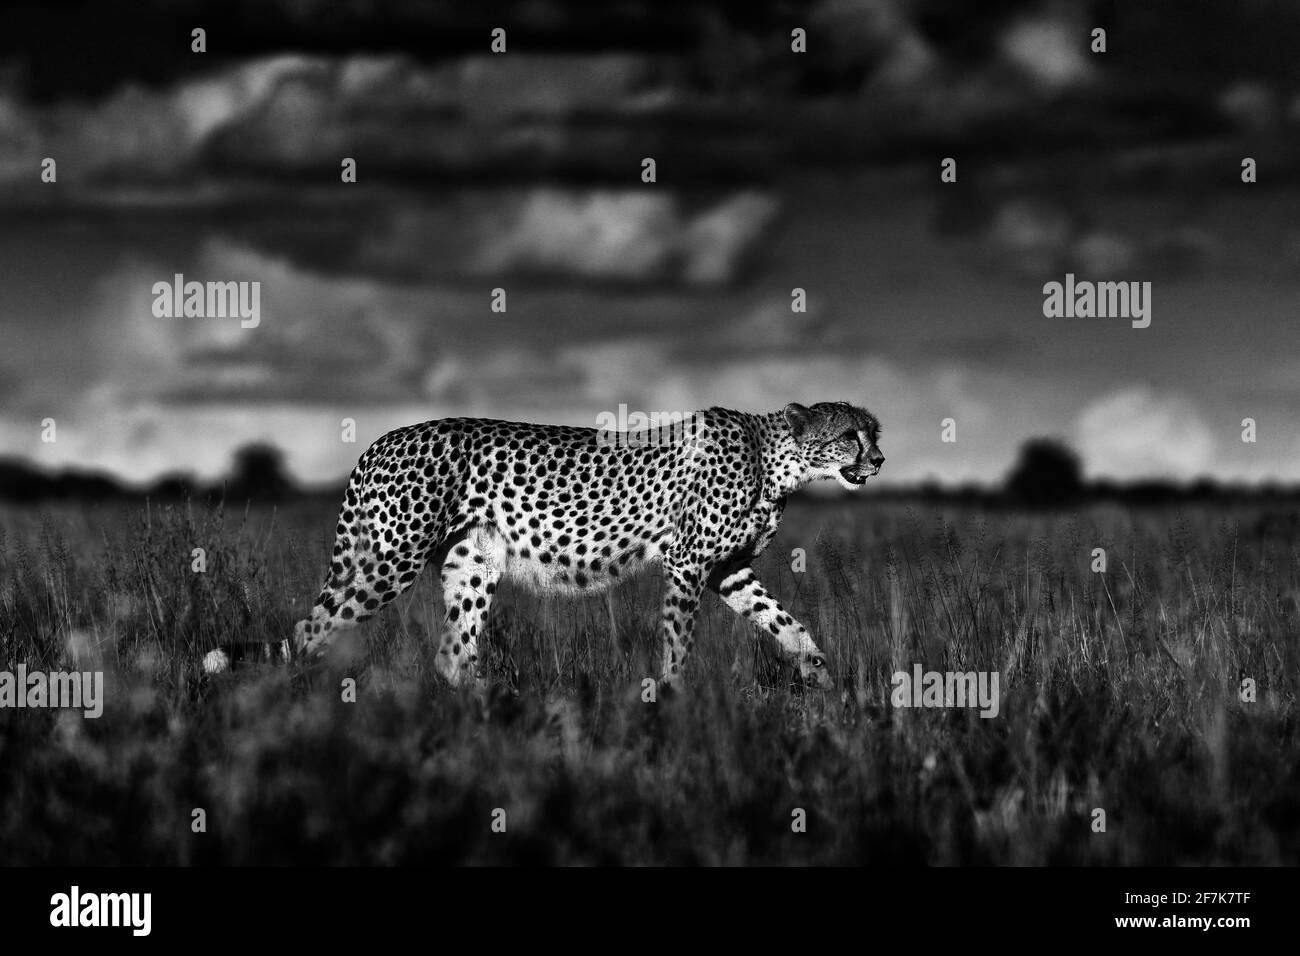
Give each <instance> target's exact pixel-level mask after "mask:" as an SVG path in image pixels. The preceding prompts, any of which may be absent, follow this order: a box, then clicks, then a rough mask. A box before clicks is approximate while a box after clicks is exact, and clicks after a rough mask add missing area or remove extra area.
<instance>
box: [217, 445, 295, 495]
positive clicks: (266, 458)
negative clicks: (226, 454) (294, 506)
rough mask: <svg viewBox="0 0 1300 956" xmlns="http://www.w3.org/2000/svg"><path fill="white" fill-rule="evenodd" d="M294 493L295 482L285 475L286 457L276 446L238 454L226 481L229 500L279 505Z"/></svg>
mask: <svg viewBox="0 0 1300 956" xmlns="http://www.w3.org/2000/svg"><path fill="white" fill-rule="evenodd" d="M294 491H295V488H294V483H293V479H291V478H290V477H289V474H288V472H287V471H285V467H284V453H283V452H281V451H280V449H278V448H276V447H275V446H274V445H268V444H265V443H262V442H259V443H256V444H252V445H245V446H244V447H242V448H240V449H239V450H238V451H236V452H235V458H234V463H233V465H232V466H231V471H230V477H229V478H228V479H227V480H226V498H227V500H229V501H234V502H239V501H244V500H246V499H250V498H251V499H254V500H265V501H278V500H281V499H283V498H287V497H289V496H290V495H291V494H293V492H294Z"/></svg>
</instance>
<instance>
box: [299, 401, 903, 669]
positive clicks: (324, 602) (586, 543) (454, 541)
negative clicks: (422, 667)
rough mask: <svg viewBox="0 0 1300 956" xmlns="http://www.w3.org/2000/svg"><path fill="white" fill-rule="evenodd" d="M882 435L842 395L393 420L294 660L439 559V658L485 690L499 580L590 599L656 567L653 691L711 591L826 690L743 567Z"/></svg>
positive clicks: (865, 465) (347, 516) (370, 454)
mask: <svg viewBox="0 0 1300 956" xmlns="http://www.w3.org/2000/svg"><path fill="white" fill-rule="evenodd" d="M879 436H880V424H879V422H878V421H877V419H876V417H875V416H874V415H872V414H871V413H870V412H868V411H866V410H865V409H863V408H858V407H855V406H853V405H850V404H848V403H846V402H822V403H818V404H815V405H813V406H812V407H811V408H808V407H805V406H803V405H800V404H797V403H793V404H790V405H787V406H786V407H785V408H784V409H783V410H781V411H776V412H772V413H770V414H748V413H744V412H738V411H732V410H730V409H725V408H710V409H708V410H706V411H703V412H697V413H694V414H692V415H689V416H686V417H685V418H684V419H683V420H681V421H674V422H672V423H671V424H670V425H668V426H667V427H664V426H659V427H656V428H650V429H644V430H641V431H624V432H608V431H598V430H597V429H593V428H579V427H569V426H561V425H533V424H520V423H514V422H502V421H492V420H486V419H472V418H453V419H443V420H435V421H429V422H425V423H423V424H419V425H411V426H407V427H404V428H398V429H396V430H394V431H391V432H388V433H387V434H386V435H384V436H383V437H381V438H380V439H378V440H377V441H376V442H375V443H374V444H373V445H371V446H370V448H369V449H368V450H367V451H366V452H365V453H364V454H362V456H361V458H360V460H359V461H358V463H357V465H356V467H355V468H354V469H353V471H352V475H351V477H350V479H349V481H348V485H347V490H346V492H345V494H344V498H343V504H342V506H341V508H340V510H339V518H338V525H337V528H336V531H337V539H336V542H335V544H334V551H333V557H332V559H331V563H330V567H329V570H328V572H327V574H326V578H325V584H324V587H323V588H322V589H321V592H320V596H319V597H317V599H316V602H315V605H314V606H313V607H312V609H311V613H310V614H309V616H308V617H307V618H306V619H304V620H302V621H300V622H298V624H297V625H296V627H295V631H294V640H293V644H294V649H295V652H298V653H303V652H305V654H306V655H313V654H316V653H319V652H321V651H322V650H323V649H324V648H325V647H326V646H327V644H328V643H329V641H330V639H331V637H332V636H333V635H334V634H336V633H338V632H339V631H340V630H342V629H344V628H348V627H352V626H354V625H356V624H358V623H360V622H362V621H365V620H366V619H367V618H370V617H373V616H374V615H375V614H377V613H378V612H379V610H380V609H381V608H383V607H384V606H385V605H387V604H388V603H390V602H391V601H392V600H393V599H394V598H396V597H397V596H398V595H399V594H400V593H402V592H403V591H404V590H406V589H407V588H408V587H410V586H411V584H412V583H414V582H415V580H416V578H417V576H418V575H419V574H420V572H421V570H422V569H423V568H424V567H425V566H426V565H427V564H429V563H432V564H433V565H434V566H436V567H437V568H438V573H439V576H440V578H441V581H442V591H443V597H444V599H445V601H444V603H445V610H444V615H445V630H444V633H443V635H442V638H441V643H440V646H439V648H438V652H437V655H436V658H435V661H436V663H435V666H436V668H437V670H438V671H439V673H440V674H441V675H442V676H443V677H444V678H446V679H447V680H448V681H449V682H450V683H452V684H453V685H463V684H475V683H477V684H480V685H481V684H482V682H483V680H484V675H483V673H482V670H481V668H480V665H479V659H480V654H479V645H480V641H482V640H483V638H484V624H485V622H486V619H487V616H488V610H489V608H490V607H491V604H492V598H493V594H494V593H495V591H496V589H497V586H498V584H499V583H500V582H501V581H502V580H503V579H511V580H515V581H519V582H522V583H523V584H524V585H526V586H528V587H530V588H532V589H533V590H536V591H539V592H542V593H547V594H555V593H568V594H578V593H590V592H594V591H598V590H602V589H605V588H608V587H610V586H611V585H613V584H614V583H616V582H617V581H619V580H620V579H622V578H624V577H626V576H629V575H632V574H635V573H637V572H639V571H642V570H644V569H645V568H647V567H649V566H651V565H655V564H657V565H659V566H661V567H662V572H663V578H664V583H665V592H664V596H663V604H662V613H661V631H662V639H663V665H662V673H661V686H664V685H666V686H668V687H669V688H674V687H676V686H678V684H679V681H680V679H681V677H682V668H683V665H684V664H685V662H686V659H687V657H688V656H689V655H690V653H691V650H692V648H693V646H694V637H693V629H694V621H695V615H696V610H697V608H698V606H699V603H700V598H701V595H702V592H703V590H704V589H705V588H708V589H709V590H711V591H713V592H715V593H716V594H717V595H718V596H719V597H720V598H721V599H722V601H723V602H724V603H726V604H727V606H728V607H730V608H731V609H732V610H733V611H735V612H736V613H738V614H740V615H741V616H742V617H744V618H746V619H748V620H749V621H750V622H751V623H752V624H753V625H754V626H755V627H756V628H757V629H758V630H759V631H765V632H768V633H770V634H771V635H772V637H774V638H775V639H776V642H777V643H778V644H779V645H780V648H781V649H782V651H783V652H784V654H785V655H786V656H787V657H788V658H789V659H790V660H791V661H792V662H797V665H798V670H799V674H800V676H801V679H802V681H803V682H804V683H806V684H808V685H811V686H814V687H823V688H825V687H829V686H830V685H831V677H830V674H829V671H828V669H827V667H826V661H825V658H824V657H823V655H822V652H821V650H819V649H818V647H817V645H816V644H815V643H814V642H813V639H812V638H811V637H810V636H809V634H808V631H807V630H806V629H805V628H804V627H803V625H802V624H800V623H799V622H798V621H796V620H795V619H794V618H793V617H792V616H791V615H790V614H789V613H788V612H787V611H786V610H785V609H784V608H783V607H782V606H781V605H780V603H778V602H777V600H776V599H775V598H774V597H773V596H772V595H771V593H770V592H768V591H767V590H766V589H765V588H764V587H763V585H762V584H761V583H760V582H759V581H758V579H757V577H756V576H755V574H754V571H753V570H752V568H751V564H752V562H753V560H754V558H755V557H756V556H757V555H758V554H760V553H761V552H762V551H763V549H764V548H766V547H767V545H768V544H770V543H771V541H772V539H773V538H774V537H775V535H776V532H777V528H778V526H779V525H780V522H781V517H782V514H783V512H784V510H785V505H786V499H787V497H788V496H789V495H790V494H791V493H792V492H794V491H795V490H797V489H798V488H801V487H802V486H804V485H806V484H807V483H809V482H811V481H813V480H816V479H821V478H833V479H834V480H836V481H838V482H839V484H840V485H842V486H843V487H845V488H847V489H850V490H856V489H858V488H859V487H861V485H862V484H863V483H864V482H865V481H866V480H867V478H868V477H870V476H872V475H875V474H877V473H878V472H879V471H880V466H881V465H882V464H883V463H884V460H885V458H884V455H882V454H881V452H880V449H879V447H878V446H877V441H878V439H879Z"/></svg>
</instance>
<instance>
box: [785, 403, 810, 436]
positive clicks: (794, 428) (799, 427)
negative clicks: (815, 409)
mask: <svg viewBox="0 0 1300 956" xmlns="http://www.w3.org/2000/svg"><path fill="white" fill-rule="evenodd" d="M812 417H813V413H812V411H811V410H810V409H807V408H804V407H803V406H802V405H800V404H799V403H798V402H791V403H790V404H789V405H787V406H786V407H785V421H786V424H788V425H789V426H790V431H791V432H792V433H793V434H794V437H795V438H796V439H797V438H798V437H799V436H800V435H802V434H803V430H804V429H805V428H807V427H808V423H809V422H810V421H812Z"/></svg>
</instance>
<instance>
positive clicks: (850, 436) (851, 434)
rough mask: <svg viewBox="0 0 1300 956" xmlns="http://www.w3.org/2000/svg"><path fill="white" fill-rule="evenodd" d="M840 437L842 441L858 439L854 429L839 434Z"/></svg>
mask: <svg viewBox="0 0 1300 956" xmlns="http://www.w3.org/2000/svg"><path fill="white" fill-rule="evenodd" d="M840 439H841V440H843V441H857V440H858V433H857V432H855V431H851V430H850V431H847V432H845V433H844V434H843V435H841V436H840Z"/></svg>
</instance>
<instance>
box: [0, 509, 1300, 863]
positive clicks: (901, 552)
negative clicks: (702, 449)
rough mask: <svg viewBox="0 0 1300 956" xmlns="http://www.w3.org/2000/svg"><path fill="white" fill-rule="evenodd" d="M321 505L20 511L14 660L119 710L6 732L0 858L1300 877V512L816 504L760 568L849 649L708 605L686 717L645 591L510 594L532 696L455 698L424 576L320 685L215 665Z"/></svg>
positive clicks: (280, 593)
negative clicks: (952, 698)
mask: <svg viewBox="0 0 1300 956" xmlns="http://www.w3.org/2000/svg"><path fill="white" fill-rule="evenodd" d="M333 518H334V503H333V502H332V501H328V502H320V503H319V504H308V503H303V504H295V505H292V506H289V507H287V508H285V509H281V510H280V511H278V512H273V511H271V510H270V509H269V508H268V509H258V510H254V511H252V512H250V513H243V512H240V513H238V514H233V513H226V514H224V515H223V514H221V513H219V512H212V511H207V510H204V509H201V508H199V507H197V506H195V507H193V508H187V507H176V508H169V507H164V508H158V507H154V508H151V509H146V508H144V507H137V506H134V505H117V506H105V507H101V508H96V509H79V508H73V507H63V506H60V507H59V508H57V509H53V510H49V509H47V510H43V511H37V510H16V509H12V508H11V509H8V510H4V511H0V667H9V668H10V669H12V668H14V667H16V666H17V664H18V663H20V662H22V663H26V665H27V666H28V668H29V669H35V668H38V667H39V668H45V669H80V670H90V669H102V670H104V671H105V672H106V676H105V681H106V703H105V709H104V713H103V716H102V717H101V718H99V719H97V720H90V719H85V718H83V717H82V716H81V715H80V713H79V712H69V711H57V710H48V709H47V710H32V709H23V710H16V709H4V710H0V780H3V781H4V791H5V798H4V800H3V802H0V860H3V862H4V863H6V864H46V863H60V864H75V865H82V864H98V863H113V864H116V863H142V864H157V863H168V864H171V863H181V864H209V863H219V864H271V863H277V864H278V863H302V864H317V863H320V864H390V863H436V862H455V863H507V862H509V863H543V864H549V863H560V864H592V863H631V864H681V863H702V864H755V863H761V864H782V863H796V864H813V863H822V864H856V863H865V864H922V863H927V864H1184V863H1217V864H1239V863H1263V864H1278V863H1286V864H1295V863H1297V862H1300V739H1298V737H1300V730H1298V726H1297V706H1296V693H1297V674H1298V673H1300V653H1298V648H1297V638H1296V635H1297V625H1298V624H1300V618H1298V614H1297V598H1298V597H1300V550H1298V542H1300V530H1298V529H1297V523H1296V520H1295V518H1294V515H1293V513H1291V512H1287V511H1282V510H1277V511H1276V512H1275V513H1270V512H1269V511H1267V510H1266V509H1265V508H1264V507H1263V506H1259V505H1249V504H1243V505H1240V506H1232V507H1209V506H1188V507H1186V508H1184V509H1183V510H1181V511H1180V510H1177V509H1174V508H1167V509H1164V508H1152V509H1146V510H1141V511H1129V510H1124V509H1121V508H1119V507H1116V506H1104V505H1097V506H1089V507H1086V508H1083V509H1081V510H1079V511H1077V512H1055V513H1054V512H1048V513H1042V514H1031V513H1016V512H1010V511H1000V510H979V509H976V508H972V507H957V506H951V507H947V506H937V505H933V504H921V503H916V504H914V505H912V506H910V507H909V506H908V505H907V504H906V503H903V502H896V501H879V500H876V501H873V500H872V499H871V498H869V497H868V496H863V497H862V498H861V499H859V500H857V501H856V502H854V503H853V504H851V505H850V504H828V505H817V504H813V503H809V502H796V503H795V504H793V505H792V506H791V509H790V511H789V512H788V514H787V518H786V522H785V524H784V526H783V528H782V531H781V534H780V536H779V537H778V538H777V541H776V543H775V544H774V545H773V547H772V548H771V549H770V550H769V551H768V552H767V553H766V554H764V555H763V557H762V558H761V559H760V562H759V568H760V573H761V575H762V577H763V578H764V580H765V581H766V582H767V583H768V584H769V585H770V586H771V587H772V588H773V589H774V590H775V591H776V593H777V595H778V596H779V597H780V599H781V600H782V601H783V603H785V604H786V606H787V607H788V608H789V609H790V610H791V611H792V612H793V613H794V614H795V615H796V616H798V617H799V618H800V619H801V620H803V621H804V622H805V623H806V624H807V625H808V627H809V629H810V630H811V631H812V633H813V635H814V636H815V638H816V639H817V640H818V642H819V643H820V644H821V646H822V648H823V649H824V650H825V651H826V653H827V656H828V662H829V665H830V667H831V669H832V670H833V672H834V673H835V675H836V677H837V679H838V682H839V686H838V688H837V689H836V690H835V691H832V692H826V693H823V692H814V691H806V692H805V691H803V690H802V689H801V688H799V687H794V686H791V684H790V680H791V676H792V675H791V671H790V670H789V669H788V668H787V667H786V666H785V665H783V664H782V663H781V662H780V661H779V660H778V659H777V657H776V655H775V653H774V651H773V649H772V648H771V647H770V646H769V645H768V644H766V643H764V642H763V641H762V640H759V639H756V638H755V637H754V636H752V635H751V634H750V633H749V632H748V630H747V626H746V625H744V624H743V623H741V622H740V621H739V620H737V619H736V618H734V617H733V616H732V615H731V613H730V612H729V611H728V610H727V609H726V608H725V607H722V606H721V604H720V603H719V602H718V601H716V600H714V599H712V598H711V597H706V600H705V607H704V611H703V614H702V617H701V620H700V623H699V628H700V632H699V633H700V636H701V639H700V640H699V641H698V643H697V646H696V653H695V654H694V655H693V656H692V658H691V660H690V662H689V664H688V667H687V670H688V674H689V680H688V688H689V689H688V693H686V694H685V695H681V696H677V697H673V698H672V699H668V700H662V699H661V700H659V701H658V702H657V703H646V702H643V700H642V686H641V681H642V679H643V678H645V677H654V676H657V675H658V661H659V642H658V637H657V634H656V631H655V625H656V620H657V617H658V595H659V590H658V580H657V579H655V578H648V579H644V580H642V581H639V582H636V583H633V584H629V585H628V586H626V587H624V588H623V589H621V590H619V591H616V592H614V593H613V595H612V598H610V599H608V600H607V599H606V598H605V597H593V598H589V599H561V600H554V601H542V600H540V599H538V598H536V597H534V596H531V595H528V594H523V593H518V592H515V591H512V590H510V589H509V586H508V585H507V586H506V587H505V588H504V589H503V591H502V592H501V594H500V597H499V599H498V602H497V604H496V606H495V611H494V616H493V618H492V624H491V627H490V635H489V640H488V645H489V648H490V649H489V651H488V652H487V656H488V661H489V665H490V668H491V672H492V674H493V676H494V677H495V678H496V679H497V680H498V681H499V682H501V683H502V684H504V685H508V686H514V687H517V688H518V690H519V696H517V697H515V696H512V695H511V694H510V693H508V692H506V691H500V690H499V691H497V692H494V693H493V694H492V695H491V696H490V697H489V698H488V700H487V701H481V700H479V699H478V698H476V697H475V696H474V695H472V694H470V693H466V692H460V691H455V690H452V689H450V688H449V687H447V686H446V685H445V684H442V683H441V682H440V680H439V678H438V677H437V676H436V674H435V672H434V669H433V667H432V650H433V646H434V641H433V638H432V636H431V635H432V634H433V633H434V632H435V630H436V624H437V620H438V618H439V615H440V608H439V604H440V599H439V598H438V597H435V596H434V594H433V590H434V588H433V583H432V582H433V581H434V580H436V579H434V578H433V577H432V576H431V575H426V577H425V578H422V579H421V581H420V582H419V584H418V585H417V586H416V587H415V588H413V589H411V591H408V592H407V594H406V595H404V596H403V597H402V598H400V599H399V600H398V601H397V602H396V604H395V606H394V607H393V608H390V609H388V610H386V611H385V612H384V613H383V614H382V615H381V616H380V617H379V618H378V619H377V620H376V621H375V622H374V623H373V624H372V625H370V626H369V627H368V628H365V629H361V630H359V631H356V632H354V634H355V637H353V638H351V639H350V640H348V641H341V642H340V643H339V644H338V645H337V646H336V649H335V653H334V654H333V656H332V658H331V659H330V661H329V662H328V663H327V664H325V665H316V666H313V667H310V668H309V667H305V666H303V665H300V664H294V665H290V666H288V667H283V666H275V665H268V664H259V665H250V666H246V667H243V668H237V669H235V670H234V671H232V672H230V673H228V674H223V675H219V676H217V677H215V678H204V677H202V676H201V675H200V673H199V668H198V661H199V659H200V658H201V656H202V653H203V652H204V651H206V650H208V649H209V648H211V647H212V646H215V645H216V644H219V643H224V642H229V641H231V640H233V639H247V640H270V639H275V640H278V639H280V638H282V637H284V636H286V635H287V634H289V633H290V631H291V627H292V623H293V621H294V620H296V619H297V617H299V616H301V614H302V613H303V612H304V611H305V610H306V609H307V607H308V606H309V604H310V602H311V600H312V599H313V598H314V596H315V594H316V592H317V589H318V586H319V583H320V575H321V573H322V572H323V570H324V566H325V558H326V555H327V554H328V548H329V545H330V543H331V541H330V537H329V535H330V533H331V531H332V527H333ZM1099 547H1100V548H1104V549H1105V550H1106V556H1107V570H1106V572H1105V573H1094V572H1093V571H1092V568H1091V565H1092V561H1093V556H1092V551H1093V549H1094V548H1099ZM195 548H203V549H204V557H205V560H206V570H205V571H203V572H202V573H195V572H194V571H192V570H191V565H192V561H193V560H194V555H193V549H195ZM796 548H803V549H804V550H805V552H806V570H804V571H802V572H796V571H794V570H792V568H791V561H792V551H793V550H794V549H796ZM915 663H920V664H922V665H923V666H924V667H925V668H926V669H929V670H960V671H967V670H976V671H997V672H998V673H999V675H1000V679H1001V696H1002V699H1001V708H1000V712H999V714H998V715H997V717H995V718H990V719H983V718H981V717H979V716H978V715H977V713H976V712H974V711H972V710H967V709H959V708H944V709H896V708H894V707H892V706H891V703H890V691H891V686H890V679H891V675H892V674H893V673H894V672H895V671H899V670H903V671H911V669H912V666H913V664H915ZM1244 677H1245V678H1252V679H1253V680H1254V681H1255V684H1256V686H1257V699H1256V700H1255V701H1254V702H1243V701H1242V699H1241V694H1240V690H1241V686H1242V679H1243V678H1244ZM345 678H353V679H355V681H356V682H357V691H356V701H355V702H345V701H344V700H343V697H344V693H343V689H342V688H343V681H344V679H345ZM196 809H202V810H203V811H204V815H205V822H206V831H205V832H198V833H196V832H193V827H192V821H193V820H194V811H195V810H196ZM498 809H500V810H503V811H504V820H505V832H495V831H494V829H493V821H494V811H496V810H498ZM798 809H802V810H803V811H804V812H805V814H806V831H805V832H794V828H793V827H792V822H793V821H794V820H795V819H796V813H795V811H796V810H798ZM1096 809H1102V810H1104V811H1105V830H1104V832H1097V830H1096V827H1095V825H1094V821H1095V820H1096V819H1097V818H1096V815H1095V814H1094V810H1096ZM495 819H497V820H498V821H499V820H500V819H501V815H500V814H497V815H496V816H495Z"/></svg>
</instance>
